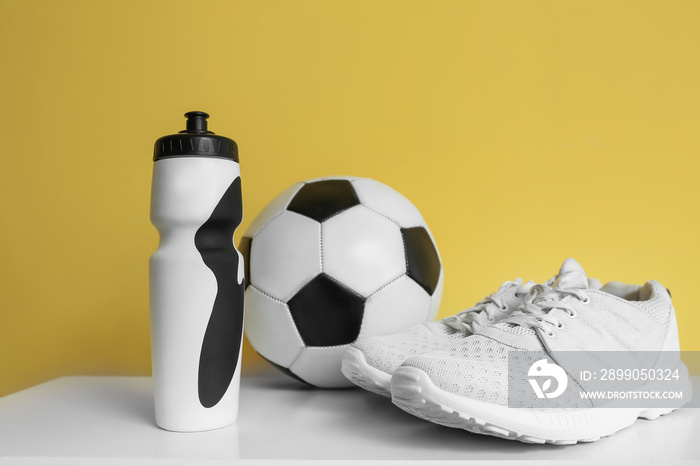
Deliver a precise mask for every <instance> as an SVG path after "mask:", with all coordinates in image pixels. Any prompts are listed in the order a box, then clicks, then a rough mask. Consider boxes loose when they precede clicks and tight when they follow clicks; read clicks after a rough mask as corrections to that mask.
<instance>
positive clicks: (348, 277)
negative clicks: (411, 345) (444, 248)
mask: <svg viewBox="0 0 700 466" xmlns="http://www.w3.org/2000/svg"><path fill="white" fill-rule="evenodd" d="M321 238H322V240H321V247H322V254H323V258H322V260H323V271H324V272H325V273H327V274H328V275H330V276H331V277H333V278H334V279H336V280H337V281H338V282H340V283H342V284H344V285H345V286H348V287H350V288H352V289H353V290H354V291H356V292H357V293H359V294H360V295H362V296H364V297H367V296H369V295H371V294H372V293H374V292H375V291H376V290H378V289H379V288H380V287H382V286H384V285H386V284H387V283H389V282H391V281H392V280H394V279H396V278H398V277H400V276H401V275H403V274H404V273H405V272H406V258H405V255H404V247H403V239H402V237H401V229H400V228H399V226H398V225H397V224H396V223H394V222H393V221H391V220H389V219H387V218H386V217H383V216H382V215H380V214H378V213H376V212H373V211H371V210H369V209H367V208H366V207H364V206H361V205H358V206H355V207H352V208H350V209H348V210H346V211H344V212H341V213H340V214H338V215H336V216H334V217H331V218H330V219H328V220H326V221H325V222H324V223H323V225H322V227H321Z"/></svg>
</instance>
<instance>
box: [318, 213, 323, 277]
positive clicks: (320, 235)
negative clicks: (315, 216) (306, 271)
mask: <svg viewBox="0 0 700 466" xmlns="http://www.w3.org/2000/svg"><path fill="white" fill-rule="evenodd" d="M318 245H319V246H318V247H319V255H318V257H319V259H320V260H321V273H323V222H321V223H319V224H318Z"/></svg>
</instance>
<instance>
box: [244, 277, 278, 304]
mask: <svg viewBox="0 0 700 466" xmlns="http://www.w3.org/2000/svg"><path fill="white" fill-rule="evenodd" d="M248 287H249V288H253V289H254V290H255V291H257V292H258V293H260V294H261V295H263V296H265V297H267V298H270V299H271V300H273V301H275V302H277V303H280V304H284V305H285V307H287V303H285V302H284V301H282V300H281V299H277V298H275V297H274V296H272V295H271V294H269V293H266V292H265V291H263V290H261V289H260V288H258V287H257V286H255V285H254V284H252V283H251V284H250V285H248Z"/></svg>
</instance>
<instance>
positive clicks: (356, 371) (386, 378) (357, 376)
mask: <svg viewBox="0 0 700 466" xmlns="http://www.w3.org/2000/svg"><path fill="white" fill-rule="evenodd" d="M340 372H342V373H343V375H344V376H345V377H346V378H347V379H348V380H350V381H351V382H352V383H354V384H355V385H357V386H358V387H360V388H364V389H365V390H367V391H369V392H372V393H376V394H377V395H382V396H385V397H387V398H391V374H387V373H386V372H384V371H381V370H379V369H377V368H376V367H372V366H370V365H369V364H368V363H367V360H366V359H365V355H364V354H362V351H360V350H359V349H357V348H348V349H347V350H346V351H345V353H344V354H343V359H342V362H341V365H340Z"/></svg>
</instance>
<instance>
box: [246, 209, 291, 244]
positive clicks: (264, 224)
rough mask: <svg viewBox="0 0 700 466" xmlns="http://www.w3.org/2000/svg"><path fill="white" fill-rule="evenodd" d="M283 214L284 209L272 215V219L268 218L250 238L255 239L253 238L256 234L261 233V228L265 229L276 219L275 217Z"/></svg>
mask: <svg viewBox="0 0 700 466" xmlns="http://www.w3.org/2000/svg"><path fill="white" fill-rule="evenodd" d="M283 212H286V208H285V209H283V210H280V211H279V212H277V213H276V214H275V215H273V216H272V217H270V218H269V219H268V220H267V221H266V222H265V223H263V224H262V225H260V228H258V229H257V230H255V233H253V235H252V236H251V238H255V237H256V236H257V235H258V233H260V231H261V230H262V229H263V228H265V227H266V226H267V225H268V224H269V223H270V222H272V221H273V220H274V219H276V218H277V217H279V216H280V215H282V213H283Z"/></svg>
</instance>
